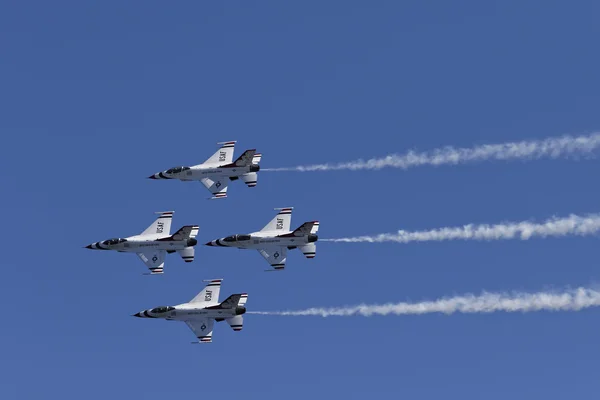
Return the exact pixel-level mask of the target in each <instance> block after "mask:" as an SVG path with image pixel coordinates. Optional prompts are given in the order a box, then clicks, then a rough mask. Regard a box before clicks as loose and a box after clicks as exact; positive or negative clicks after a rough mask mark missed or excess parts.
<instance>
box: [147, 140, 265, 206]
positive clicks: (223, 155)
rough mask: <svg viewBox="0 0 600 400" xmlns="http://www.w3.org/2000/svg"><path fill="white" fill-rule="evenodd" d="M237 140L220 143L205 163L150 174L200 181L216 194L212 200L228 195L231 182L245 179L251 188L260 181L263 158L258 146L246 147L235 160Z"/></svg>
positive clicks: (160, 177)
mask: <svg viewBox="0 0 600 400" xmlns="http://www.w3.org/2000/svg"><path fill="white" fill-rule="evenodd" d="M235 143H236V142H235V141H231V142H220V143H217V144H220V145H221V148H220V149H219V150H217V152H216V153H215V154H213V155H212V156H211V157H210V158H209V159H208V160H206V161H205V162H204V163H203V164H198V165H193V166H191V167H175V168H170V169H168V170H166V171H163V172H158V173H156V174H154V175H151V176H149V178H150V179H179V180H181V181H200V182H202V184H203V185H204V186H205V187H206V188H207V189H208V190H209V191H210V192H211V193H212V197H211V198H210V199H224V198H226V197H227V185H228V184H229V182H230V181H236V180H238V179H241V180H242V181H244V182H245V183H246V185H248V187H255V186H256V182H257V180H258V174H257V172H258V171H259V170H260V166H259V165H258V163H259V162H260V159H261V157H262V155H261V154H258V153H257V152H256V149H251V150H246V151H245V152H244V153H243V154H242V155H241V156H239V157H238V158H237V160H235V161H233V162H232V160H233V149H234V146H235Z"/></svg>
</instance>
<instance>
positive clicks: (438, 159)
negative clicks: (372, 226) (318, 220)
mask: <svg viewBox="0 0 600 400" xmlns="http://www.w3.org/2000/svg"><path fill="white" fill-rule="evenodd" d="M598 147H600V132H596V133H592V134H589V135H581V136H571V135H565V136H561V137H554V138H547V139H543V140H530V141H522V142H509V143H498V144H485V145H481V146H475V147H471V148H455V147H452V146H448V147H443V148H439V149H434V150H431V151H426V152H421V153H417V152H415V151H412V150H411V151H409V152H407V153H405V154H390V155H388V156H386V157H383V158H372V159H370V160H366V161H364V160H362V159H360V160H356V161H350V162H344V163H338V164H315V165H304V166H298V167H287V168H264V169H261V171H297V172H309V171H334V170H363V169H367V170H379V169H382V168H386V167H389V168H401V169H405V170H406V169H409V168H414V167H419V166H422V165H430V166H439V165H457V164H466V163H472V162H478V161H488V160H502V161H507V160H537V159H540V158H551V159H556V158H563V157H573V156H577V155H588V156H589V155H591V153H592V152H593V151H594V150H596V149H597V148H598Z"/></svg>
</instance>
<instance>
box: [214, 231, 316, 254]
mask: <svg viewBox="0 0 600 400" xmlns="http://www.w3.org/2000/svg"><path fill="white" fill-rule="evenodd" d="M317 240H319V237H318V236H317V235H316V234H314V233H310V234H308V235H303V236H295V235H294V234H293V232H291V231H290V232H286V233H282V234H279V235H269V234H268V233H267V232H254V233H251V234H249V235H232V236H227V237H225V238H221V239H217V240H213V241H211V242H208V243H206V245H207V246H220V247H236V248H238V249H256V250H259V249H263V248H265V247H271V246H285V247H288V248H295V247H298V246H302V245H305V244H308V243H314V242H316V241H317Z"/></svg>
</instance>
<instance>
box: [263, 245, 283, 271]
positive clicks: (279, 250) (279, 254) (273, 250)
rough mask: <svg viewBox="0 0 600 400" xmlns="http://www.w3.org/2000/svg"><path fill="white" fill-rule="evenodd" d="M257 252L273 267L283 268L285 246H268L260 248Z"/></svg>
mask: <svg viewBox="0 0 600 400" xmlns="http://www.w3.org/2000/svg"><path fill="white" fill-rule="evenodd" d="M258 252H259V253H260V255H261V256H263V257H264V258H265V260H267V262H268V263H269V264H270V265H271V267H273V268H275V269H276V270H281V269H284V268H285V260H286V258H287V248H286V247H269V248H265V249H260V250H258Z"/></svg>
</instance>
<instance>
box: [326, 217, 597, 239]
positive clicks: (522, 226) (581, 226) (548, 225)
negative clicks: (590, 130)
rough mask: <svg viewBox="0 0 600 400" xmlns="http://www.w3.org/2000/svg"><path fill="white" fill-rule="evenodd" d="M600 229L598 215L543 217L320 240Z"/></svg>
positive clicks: (545, 234) (508, 235)
mask: <svg viewBox="0 0 600 400" xmlns="http://www.w3.org/2000/svg"><path fill="white" fill-rule="evenodd" d="M598 231H600V214H590V215H586V216H583V217H581V216H578V215H574V214H571V215H570V216H568V217H566V218H556V217H553V218H551V219H548V220H546V221H545V222H542V223H539V224H536V223H533V222H530V221H521V222H508V223H503V224H496V225H487V224H484V225H473V224H469V225H464V226H461V227H445V228H437V229H433V230H429V231H415V232H408V231H403V230H400V231H398V232H397V233H381V234H378V235H373V236H356V237H346V238H337V239H320V241H324V242H346V243H361V242H363V243H364V242H367V243H382V242H395V243H410V242H439V241H444V240H481V241H483V240H486V241H490V240H508V239H521V240H528V239H530V238H532V237H541V238H546V237H561V236H567V235H577V236H588V235H592V234H595V233H597V232H598Z"/></svg>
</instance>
